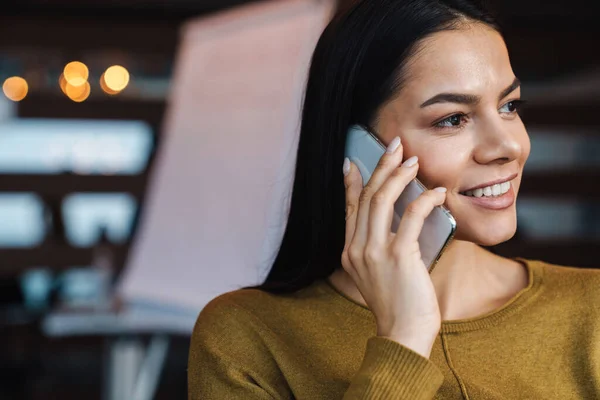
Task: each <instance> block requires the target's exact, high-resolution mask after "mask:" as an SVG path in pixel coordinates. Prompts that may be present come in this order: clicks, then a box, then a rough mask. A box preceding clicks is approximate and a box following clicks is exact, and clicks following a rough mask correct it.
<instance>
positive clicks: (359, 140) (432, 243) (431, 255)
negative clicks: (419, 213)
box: [345, 125, 456, 272]
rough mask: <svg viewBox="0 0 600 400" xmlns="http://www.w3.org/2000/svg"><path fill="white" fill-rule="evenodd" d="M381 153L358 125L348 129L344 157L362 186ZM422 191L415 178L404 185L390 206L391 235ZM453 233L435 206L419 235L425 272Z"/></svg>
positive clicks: (441, 210)
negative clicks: (359, 178)
mask: <svg viewBox="0 0 600 400" xmlns="http://www.w3.org/2000/svg"><path fill="white" fill-rule="evenodd" d="M384 153H385V146H384V145H383V143H381V142H380V141H379V140H378V139H377V137H376V136H375V135H373V134H372V133H370V132H369V131H367V130H366V129H365V128H363V127H362V126H359V125H353V126H352V127H350V129H349V130H348V136H347V138H346V149H345V154H346V157H348V158H349V159H350V161H352V162H353V163H354V164H355V165H356V166H357V167H358V170H359V171H360V174H361V175H362V178H363V186H364V185H366V184H367V182H368V181H369V179H371V175H372V174H373V171H374V170H375V168H376V167H377V164H378V162H379V159H380V158H381V156H382V155H383V154H384ZM425 190H427V189H426V188H425V186H424V185H423V184H422V183H421V182H420V181H419V180H418V179H416V178H415V179H413V180H412V181H411V182H410V183H409V184H408V185H407V187H406V188H405V189H404V191H403V192H402V194H400V196H399V197H398V199H397V200H396V203H395V204H394V216H393V219H392V224H391V226H390V230H391V231H392V232H396V231H397V229H398V226H399V225H400V221H401V219H402V215H403V214H404V210H405V209H406V207H407V206H408V205H409V204H410V203H411V202H412V201H414V200H415V199H416V198H417V197H419V196H420V195H421V193H423V192H424V191H425ZM455 230H456V221H455V219H454V217H453V216H452V214H450V211H449V210H448V209H447V208H446V207H444V206H443V205H442V206H436V207H435V208H434V209H433V211H432V212H431V213H430V214H429V216H428V217H427V218H426V219H425V222H424V224H423V229H422V230H421V234H420V235H419V247H420V250H421V258H422V260H423V263H424V264H425V266H427V269H428V270H429V272H431V271H432V270H433V267H434V266H435V264H436V263H437V261H438V260H439V258H440V256H441V255H442V253H443V251H444V250H445V249H446V247H447V246H448V244H449V243H450V241H451V240H452V238H453V237H454V232H455Z"/></svg>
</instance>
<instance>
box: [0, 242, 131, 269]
mask: <svg viewBox="0 0 600 400" xmlns="http://www.w3.org/2000/svg"><path fill="white" fill-rule="evenodd" d="M129 246H130V245H129V244H119V245H111V246H110V248H111V249H113V250H114V260H115V267H116V269H117V272H118V271H119V270H120V269H121V268H122V266H123V263H124V262H125V259H126V257H127V252H128V250H129ZM93 255H94V249H93V248H79V247H73V246H71V245H68V244H52V245H49V244H46V245H42V246H40V247H34V248H24V249H7V248H0V276H15V275H18V274H19V273H21V272H22V271H25V270H27V269H28V268H31V267H40V266H41V267H50V268H51V269H52V270H54V271H60V270H63V269H67V268H70V267H73V266H86V265H90V264H91V262H92V258H93Z"/></svg>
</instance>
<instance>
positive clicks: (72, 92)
mask: <svg viewBox="0 0 600 400" xmlns="http://www.w3.org/2000/svg"><path fill="white" fill-rule="evenodd" d="M66 92H67V93H66V94H67V96H68V97H69V98H70V99H71V100H73V101H75V102H77V103H81V102H82V101H85V100H86V99H87V98H88V97H89V95H90V92H91V87H90V83H89V82H85V83H84V84H83V85H81V86H73V85H71V84H69V83H67V88H66Z"/></svg>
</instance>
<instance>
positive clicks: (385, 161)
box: [377, 153, 393, 168]
mask: <svg viewBox="0 0 600 400" xmlns="http://www.w3.org/2000/svg"><path fill="white" fill-rule="evenodd" d="M392 161H393V160H392V156H391V154H387V153H386V154H384V155H383V156H382V157H381V158H380V159H379V162H378V163H377V166H378V167H381V168H385V167H387V166H388V165H390V164H392Z"/></svg>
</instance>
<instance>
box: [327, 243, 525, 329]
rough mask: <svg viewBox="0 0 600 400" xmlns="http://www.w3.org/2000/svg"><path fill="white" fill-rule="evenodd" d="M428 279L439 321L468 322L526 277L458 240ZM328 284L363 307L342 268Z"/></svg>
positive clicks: (514, 266)
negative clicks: (466, 320)
mask: <svg viewBox="0 0 600 400" xmlns="http://www.w3.org/2000/svg"><path fill="white" fill-rule="evenodd" d="M430 277H431V280H432V282H433V285H434V288H435V291H436V295H437V299H438V304H439V306H440V312H441V315H442V320H453V319H462V318H470V317H474V316H477V315H479V314H481V313H483V312H486V311H490V309H493V308H495V307H499V306H501V305H502V304H503V303H504V302H505V301H508V300H509V299H510V297H512V296H513V295H514V294H515V293H517V292H518V291H519V290H521V289H522V288H523V287H525V286H527V273H526V270H525V268H524V267H523V265H522V264H521V263H519V262H517V261H513V260H510V259H506V258H503V257H500V256H497V255H495V254H493V253H491V252H489V251H488V250H486V249H483V248H482V247H480V246H478V245H476V244H474V243H472V242H467V241H461V240H453V241H452V242H451V243H450V245H449V246H448V247H447V248H446V250H445V251H444V254H443V255H442V256H441V257H440V259H439V261H438V263H437V265H436V266H435V268H434V269H433V271H432V272H431V275H430ZM329 280H330V281H331V283H332V284H333V285H334V286H335V287H336V288H338V289H339V290H341V291H343V292H344V293H345V294H346V295H348V296H350V297H351V298H352V299H353V300H355V301H357V302H359V303H361V304H363V305H365V306H366V305H367V304H366V302H365V301H364V299H363V298H362V296H361V294H360V292H359V290H358V289H357V287H356V285H355V284H354V281H353V280H352V278H351V277H350V275H348V273H346V271H344V270H343V269H342V268H338V269H337V270H336V271H334V273H333V274H332V275H331V276H330V278H329Z"/></svg>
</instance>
